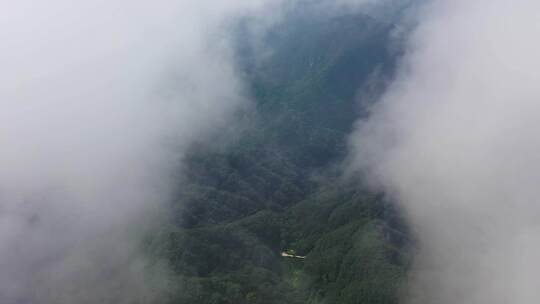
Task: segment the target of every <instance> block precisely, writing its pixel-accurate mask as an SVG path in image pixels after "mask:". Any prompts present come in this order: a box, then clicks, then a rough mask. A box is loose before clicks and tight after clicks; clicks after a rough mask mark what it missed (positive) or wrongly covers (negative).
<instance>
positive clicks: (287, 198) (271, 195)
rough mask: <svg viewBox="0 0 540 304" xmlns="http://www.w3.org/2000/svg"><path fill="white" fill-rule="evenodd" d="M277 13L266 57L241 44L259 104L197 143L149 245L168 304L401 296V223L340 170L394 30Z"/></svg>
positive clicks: (365, 20) (364, 20) (360, 19)
mask: <svg viewBox="0 0 540 304" xmlns="http://www.w3.org/2000/svg"><path fill="white" fill-rule="evenodd" d="M286 20H287V21H286V22H285V23H284V24H282V25H279V26H276V27H275V28H274V29H272V30H271V31H270V32H269V33H268V34H267V35H266V36H265V37H264V43H265V44H267V45H268V46H269V47H271V48H272V53H271V55H270V56H268V57H265V58H262V59H261V58H259V57H258V56H257V55H256V51H255V50H254V49H252V48H251V45H250V44H249V43H243V44H242V43H241V44H240V46H239V54H241V56H239V57H240V58H239V61H240V65H241V66H243V67H244V69H245V75H246V79H247V80H248V81H249V83H250V84H251V91H252V94H253V96H254V99H255V100H256V108H255V109H254V110H253V111H246V112H244V113H241V114H239V116H241V118H242V119H243V120H246V121H247V123H246V124H247V125H248V126H247V127H246V128H244V129H243V130H242V131H241V135H240V136H237V137H236V139H235V140H233V142H228V143H226V144H223V145H220V144H213V145H211V144H201V145H199V146H197V147H195V148H194V149H193V151H192V153H191V154H190V155H189V157H188V159H187V160H186V164H187V166H186V168H183V169H184V170H185V171H186V172H187V173H186V176H185V178H183V179H182V180H181V181H179V187H178V188H179V190H178V193H177V195H176V200H175V202H174V203H173V204H172V206H171V208H172V210H173V212H172V213H171V224H170V226H169V227H167V228H165V229H163V230H162V231H160V232H159V233H158V235H157V236H155V237H154V239H153V240H152V241H151V242H152V248H153V250H154V253H155V254H157V255H159V256H160V257H162V258H164V259H165V260H167V261H168V263H169V264H170V265H171V267H172V269H173V271H174V274H175V276H176V277H177V278H178V282H176V283H175V286H177V287H175V292H174V294H173V295H171V302H173V303H198V304H199V303H200V304H206V303H208V304H210V303H212V304H219V303H223V304H225V303H230V304H233V303H234V304H243V303H246V304H247V303H249V304H255V303H260V304H262V303H280V304H285V303H370V304H377V303H381V304H382V303H385V304H386V303H388V304H390V303H396V302H397V301H396V292H397V290H398V288H399V286H400V282H401V281H402V279H403V277H404V273H405V270H406V267H407V255H406V252H407V250H406V247H407V238H406V229H405V227H404V226H403V224H402V223H401V221H400V219H399V217H398V216H397V212H396V210H395V207H394V206H393V205H392V204H391V203H389V202H387V201H385V200H384V199H383V197H382V196H381V195H377V194H373V193H370V192H368V191H366V190H365V189H364V187H362V186H361V181H359V180H354V181H351V180H348V181H345V180H344V179H343V178H340V177H339V175H340V174H339V171H340V170H339V169H336V168H337V167H338V166H336V164H339V163H340V161H341V160H342V159H343V157H344V155H345V152H346V140H347V138H346V136H347V134H348V133H349V132H350V131H351V129H352V127H353V123H354V121H355V120H356V119H357V118H358V117H359V116H361V115H363V113H362V110H361V109H362V108H361V107H360V106H359V99H360V101H362V100H361V97H362V96H366V92H368V94H372V93H374V92H376V91H377V88H378V85H380V83H377V82H374V81H373V79H375V77H373V75H377V76H379V77H377V79H380V78H381V77H380V76H381V75H390V74H391V71H392V68H393V65H394V62H393V61H394V57H395V56H394V55H392V54H391V53H390V52H389V51H388V43H389V39H390V38H389V36H390V33H391V32H392V29H393V26H392V24H390V23H388V22H385V21H380V20H376V19H374V18H372V17H369V16H365V15H362V14H360V13H355V14H349V15H340V16H329V15H326V14H323V13H318V14H317V13H315V12H309V13H306V11H299V10H292V11H291V12H290V14H289V15H288V16H286ZM246 26H249V22H246V23H245V24H242V25H240V29H239V33H244V32H243V31H242V27H246ZM241 39H246V38H245V37H242V38H241ZM241 39H240V40H241ZM359 88H360V89H359ZM362 94H364V95H362ZM284 251H286V252H288V253H289V254H291V255H297V256H300V257H303V256H305V259H304V258H300V257H297V258H294V257H282V256H281V253H282V252H284Z"/></svg>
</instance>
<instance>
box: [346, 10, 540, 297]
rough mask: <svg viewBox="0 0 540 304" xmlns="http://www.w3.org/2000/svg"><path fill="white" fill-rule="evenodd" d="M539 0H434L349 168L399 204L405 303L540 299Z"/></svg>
mask: <svg viewBox="0 0 540 304" xmlns="http://www.w3.org/2000/svg"><path fill="white" fill-rule="evenodd" d="M539 12H540V4H539V3H537V2H535V1H529V0H518V1H511V2H510V1H504V0H489V1H488V0H473V1H471V0H452V1H446V0H434V1H431V2H430V3H429V4H426V5H425V6H424V7H423V8H422V10H421V13H420V14H419V17H418V22H419V25H418V27H417V28H416V29H415V30H414V31H413V33H412V35H411V37H410V39H409V43H408V47H407V53H406V55H405V57H404V59H403V60H402V63H401V66H400V69H399V72H398V75H397V76H396V79H395V80H394V81H393V83H392V84H391V86H390V88H389V89H388V91H387V92H386V93H385V94H384V96H383V97H382V99H381V100H380V101H379V102H378V104H377V105H376V106H374V108H373V109H372V114H371V116H370V118H369V119H367V120H365V121H362V122H359V123H358V128H357V131H356V132H355V133H354V134H353V135H352V137H351V143H352V147H353V149H352V151H353V152H352V154H351V161H352V162H351V164H352V165H353V166H354V167H355V168H356V169H359V170H362V171H364V172H366V173H367V174H368V175H369V176H370V178H371V179H372V181H374V183H375V184H377V185H378V186H380V187H382V189H383V190H384V191H386V192H387V193H389V195H391V196H392V197H393V198H394V199H396V200H397V201H399V202H400V203H401V204H402V205H403V206H404V208H405V211H406V213H407V216H408V218H409V220H410V223H411V226H412V228H413V231H414V233H415V235H416V236H417V238H418V240H419V252H418V254H417V256H416V258H415V263H414V266H413V270H412V274H411V286H410V292H409V294H408V295H407V301H408V302H410V303H440V304H446V303H448V304H450V303H471V304H475V303H477V304H483V303H518V304H519V303H534V302H538V301H539V300H540V290H539V289H538V288H537V279H536V276H537V269H540V262H538V259H537V256H538V255H540V218H539V215H538V214H540V204H539V201H538V200H539V197H540V188H539V187H538V183H539V182H540V153H539V152H540V135H539V133H538V130H539V129H540V102H539V100H540V87H539V86H538V83H540V74H539V73H538V71H539V70H540V55H539V54H540V52H539V51H540V42H539V41H538V39H536V38H535V37H537V36H538V35H539V34H540V18H539V17H540V16H539Z"/></svg>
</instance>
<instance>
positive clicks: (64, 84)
mask: <svg viewBox="0 0 540 304" xmlns="http://www.w3.org/2000/svg"><path fill="white" fill-rule="evenodd" d="M277 6H279V1H262V0H261V1H253V0H250V1H247V0H222V1H197V2H196V1H186V0H177V1H173V0H157V1H142V0H141V1H126V0H116V1H105V0H95V1H78V2H73V1H67V0H50V1H43V2H39V1H29V0H21V1H15V2H9V3H7V2H4V3H3V4H0V15H1V18H0V40H1V41H2V50H1V51H0V66H2V69H1V70H0V107H1V108H2V110H1V111H0V146H1V147H2V149H1V151H0V168H1V169H2V170H0V269H2V271H1V272H0V302H1V303H6V304H11V303H25V304H26V303H45V304H46V303H55V304H58V303H156V302H157V303H161V302H160V301H161V300H162V299H161V296H162V294H163V291H162V290H161V289H162V288H166V279H167V276H166V275H163V274H162V273H158V272H161V271H162V270H163V269H161V268H157V267H154V266H153V265H150V264H149V262H148V260H147V258H146V257H145V256H144V255H143V254H142V253H141V252H140V250H139V249H138V246H139V242H140V235H141V234H142V233H143V232H144V227H145V223H146V222H147V221H150V220H151V218H152V216H153V215H154V214H155V213H157V211H156V210H157V209H159V208H160V203H162V202H165V201H166V200H167V199H168V193H169V188H170V184H171V182H172V180H171V179H170V176H171V174H172V173H173V172H172V170H173V169H176V168H177V167H178V162H179V161H180V160H181V159H182V155H183V153H185V151H186V149H187V148H188V147H189V145H190V144H191V143H192V142H193V141H194V140H203V139H204V138H205V136H207V135H209V134H212V133H213V132H217V130H219V128H221V127H224V126H227V124H229V123H231V121H230V118H231V117H232V115H233V113H234V112H235V111H236V110H237V109H238V108H239V107H242V106H244V105H246V104H247V97H246V96H247V94H246V90H245V88H244V86H243V84H242V82H241V77H240V76H239V74H238V72H237V70H236V68H235V65H234V56H233V51H232V46H231V45H230V43H229V27H230V24H231V22H232V20H234V18H236V17H241V16H246V15H250V16H263V15H264V14H265V13H266V12H267V10H269V9H270V8H272V7H277Z"/></svg>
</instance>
